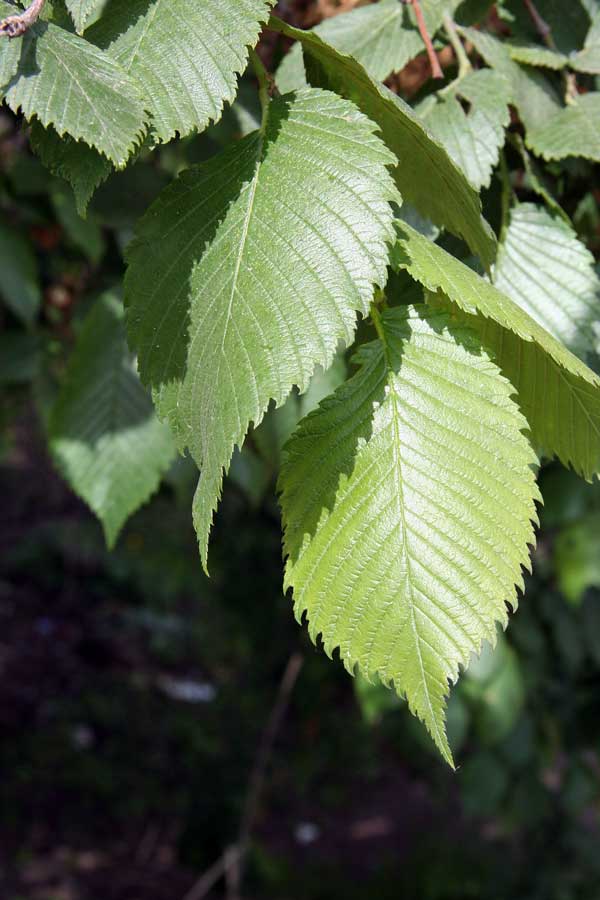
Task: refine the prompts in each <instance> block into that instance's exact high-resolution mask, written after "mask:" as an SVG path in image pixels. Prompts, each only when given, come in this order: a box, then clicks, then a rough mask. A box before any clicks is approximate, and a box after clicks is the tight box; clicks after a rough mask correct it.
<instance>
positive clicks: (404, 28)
mask: <svg viewBox="0 0 600 900" xmlns="http://www.w3.org/2000/svg"><path fill="white" fill-rule="evenodd" d="M451 6H456V3H450V0H433V2H432V0H429V2H427V3H425V4H423V16H424V19H425V24H426V25H427V29H428V31H429V34H431V35H433V34H435V32H436V31H437V30H438V28H439V27H440V25H441V23H442V16H443V14H444V11H445V8H446V7H448V8H450V7H451ZM312 31H314V33H315V34H318V35H319V37H321V38H322V39H323V40H324V41H326V42H327V43H328V44H331V46H332V47H335V49H336V50H339V51H340V52H341V53H347V54H348V55H349V56H353V57H354V59H356V60H357V61H358V62H359V63H360V64H361V65H362V66H364V67H365V69H366V71H367V72H368V73H369V75H371V77H372V78H375V79H376V80H377V81H384V80H385V79H386V78H387V77H388V75H391V74H392V72H399V71H400V70H401V69H403V68H404V66H405V65H406V63H407V62H409V61H410V60H411V59H413V58H414V57H415V56H418V55H419V53H423V52H424V51H425V47H424V46H423V39H422V38H421V35H420V33H419V29H418V28H417V23H416V19H415V14H414V10H413V9H412V7H411V6H409V5H406V4H403V3H399V2H398V0H380V2H378V3H370V4H369V5H368V6H359V7H356V8H354V9H351V10H350V11H349V12H345V13H341V14H340V15H336V16H331V17H330V18H328V19H325V20H324V21H323V22H321V23H320V24H319V25H317V26H316V27H315V28H314V29H312ZM276 79H277V84H278V86H279V89H280V90H281V91H284V92H285V91H290V90H295V89H296V88H299V87H304V86H306V73H305V71H304V62H303V59H302V48H301V46H300V44H295V45H294V46H293V47H292V49H291V50H290V51H289V53H287V54H286V56H284V58H283V61H282V63H281V65H280V66H279V68H278V70H277V75H276Z"/></svg>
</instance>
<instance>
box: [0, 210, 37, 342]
mask: <svg viewBox="0 0 600 900" xmlns="http://www.w3.org/2000/svg"><path fill="white" fill-rule="evenodd" d="M0 297H2V299H3V300H4V302H5V303H6V305H7V306H8V308H9V309H10V311H11V312H12V313H13V314H14V315H15V316H16V317H17V318H18V319H20V321H21V322H23V324H24V325H31V324H32V322H33V321H34V319H35V317H36V316H37V314H38V310H39V308H40V303H41V302H42V292H41V289H40V280H39V274H38V268H37V262H36V258H35V255H34V253H33V250H32V249H31V245H30V243H29V242H28V241H27V240H25V238H24V237H23V236H22V235H20V234H19V233H18V232H17V230H16V229H15V228H14V227H13V228H11V227H10V226H9V225H7V224H5V223H4V222H0Z"/></svg>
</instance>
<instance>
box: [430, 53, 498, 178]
mask: <svg viewBox="0 0 600 900" xmlns="http://www.w3.org/2000/svg"><path fill="white" fill-rule="evenodd" d="M461 100H464V101H466V102H467V103H468V104H469V111H468V112H465V110H464V108H463V105H462V103H461ZM509 102H510V86H509V83H508V80H507V79H506V78H505V77H504V76H503V75H501V74H499V73H498V72H494V71H493V70H492V69H482V70H481V71H479V72H470V73H469V74H468V75H467V76H466V77H464V78H462V79H460V81H458V82H457V83H456V86H455V87H453V89H452V90H451V91H450V92H448V93H444V94H438V95H437V96H435V97H432V99H431V102H430V103H428V102H427V101H425V104H427V105H425V104H424V106H423V111H422V113H421V115H422V118H423V120H424V122H425V124H426V125H427V127H428V128H429V130H430V131H431V132H432V134H433V135H434V137H436V138H437V139H438V140H439V141H440V142H441V143H442V144H443V145H444V147H445V148H446V150H447V151H448V153H449V155H450V156H451V157H452V159H453V160H454V162H455V163H456V164H457V165H458V166H459V167H460V168H461V169H462V171H463V172H464V173H465V175H466V176H467V178H468V179H469V181H470V182H471V184H472V185H474V186H475V187H476V188H481V187H489V184H490V181H491V178H492V171H493V169H494V167H495V166H496V164H497V162H498V158H499V156H500V149H501V147H502V146H503V144H504V129H505V128H506V127H507V125H508V124H509V122H510V111H509V108H508V104H509ZM419 111H420V110H419Z"/></svg>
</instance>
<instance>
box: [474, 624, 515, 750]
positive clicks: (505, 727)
mask: <svg viewBox="0 0 600 900" xmlns="http://www.w3.org/2000/svg"><path fill="white" fill-rule="evenodd" d="M461 693H462V695H463V696H464V697H465V698H466V699H468V700H469V702H470V703H471V705H472V708H473V712H474V724H475V729H476V731H477V734H478V736H479V739H480V740H481V741H482V743H483V744H487V745H490V746H492V745H494V744H498V743H500V742H501V741H503V740H505V738H507V737H508V735H509V734H510V733H511V731H512V730H513V728H514V727H515V725H516V724H517V721H518V720H519V717H520V715H521V713H522V711H523V706H524V702H525V684H524V682H523V673H522V671H521V664H520V662H519V658H518V656H517V654H516V653H515V651H514V650H513V648H512V647H511V646H510V645H509V644H508V643H507V641H506V638H505V637H504V635H503V634H499V635H498V638H497V641H496V645H495V646H494V647H492V646H491V645H490V644H489V643H486V644H484V646H483V649H482V652H481V655H480V657H479V659H473V660H472V661H471V662H470V663H469V668H468V669H467V672H466V673H465V676H464V678H463V680H462V682H461Z"/></svg>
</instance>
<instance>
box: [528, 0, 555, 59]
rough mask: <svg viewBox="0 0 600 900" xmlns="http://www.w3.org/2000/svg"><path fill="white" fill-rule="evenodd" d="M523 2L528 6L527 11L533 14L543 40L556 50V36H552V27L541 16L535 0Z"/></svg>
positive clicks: (532, 16) (532, 17) (533, 19)
mask: <svg viewBox="0 0 600 900" xmlns="http://www.w3.org/2000/svg"><path fill="white" fill-rule="evenodd" d="M523 2H524V3H525V6H526V7H527V12H528V13H529V15H530V16H531V19H532V21H533V24H534V25H535V27H536V29H537V32H538V34H539V36H540V37H541V39H542V40H543V42H544V43H545V44H546V46H547V47H549V48H550V50H556V44H555V43H554V38H553V37H552V29H551V28H550V26H549V25H548V23H547V22H546V21H545V20H544V19H542V17H541V16H540V14H539V12H538V11H537V8H536V5H535V3H534V2H533V0H523Z"/></svg>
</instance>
